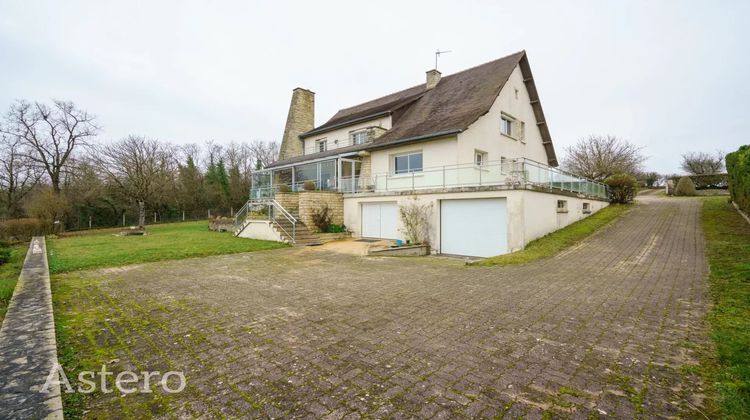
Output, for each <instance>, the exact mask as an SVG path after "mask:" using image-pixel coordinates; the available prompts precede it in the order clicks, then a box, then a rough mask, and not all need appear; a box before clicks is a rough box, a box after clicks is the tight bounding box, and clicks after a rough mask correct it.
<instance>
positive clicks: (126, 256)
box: [47, 221, 285, 274]
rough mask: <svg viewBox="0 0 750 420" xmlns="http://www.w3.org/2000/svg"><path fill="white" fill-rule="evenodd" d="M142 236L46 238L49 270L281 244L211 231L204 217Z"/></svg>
mask: <svg viewBox="0 0 750 420" xmlns="http://www.w3.org/2000/svg"><path fill="white" fill-rule="evenodd" d="M146 232H147V233H146V235H145V236H117V235H116V234H114V233H113V232H111V231H105V232H103V233H102V234H99V235H92V234H88V235H82V236H72V237H64V238H56V239H49V240H48V241H47V248H48V254H49V268H50V273H52V274H54V273H65V272H70V271H76V270H85V269H90V268H98V267H111V266H121V265H126V264H135V263H143V262H150V261H163V260H177V259H182V258H191V257H204V256H209V255H220V254H232V253H238V252H249V251H260V250H266V249H275V248H280V247H284V246H285V245H284V244H281V243H278V242H271V241H259V240H254V239H246V238H236V237H234V236H233V235H232V234H231V233H229V232H212V231H209V230H208V224H207V222H205V221H200V222H185V223H170V224H164V225H153V226H148V227H147V228H146Z"/></svg>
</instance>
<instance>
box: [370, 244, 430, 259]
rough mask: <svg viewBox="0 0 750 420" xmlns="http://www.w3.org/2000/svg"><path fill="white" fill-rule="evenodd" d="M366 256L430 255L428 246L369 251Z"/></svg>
mask: <svg viewBox="0 0 750 420" xmlns="http://www.w3.org/2000/svg"><path fill="white" fill-rule="evenodd" d="M367 255H373V256H379V257H421V256H424V255H430V246H429V245H407V246H399V247H390V248H380V249H370V250H368V252H367Z"/></svg>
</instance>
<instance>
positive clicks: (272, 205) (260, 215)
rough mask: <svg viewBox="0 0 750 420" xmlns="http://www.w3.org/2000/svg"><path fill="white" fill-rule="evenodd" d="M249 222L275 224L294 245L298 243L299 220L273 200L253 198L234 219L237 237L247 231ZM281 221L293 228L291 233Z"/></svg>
mask: <svg viewBox="0 0 750 420" xmlns="http://www.w3.org/2000/svg"><path fill="white" fill-rule="evenodd" d="M248 220H268V221H269V222H271V223H273V224H274V227H275V228H277V229H279V230H280V231H281V232H283V233H284V235H286V237H287V238H289V240H290V241H291V242H292V243H295V242H296V237H297V218H296V217H294V216H293V215H292V214H291V213H289V211H288V210H287V209H285V208H284V206H282V205H281V204H279V202H278V201H276V200H274V199H272V198H251V199H250V200H248V201H247V203H245V205H244V206H242V208H241V209H240V211H238V212H237V216H236V217H235V219H234V226H235V236H236V235H239V234H240V233H241V232H242V230H244V229H245V227H246V226H247V223H248ZM279 220H286V221H288V222H289V224H291V226H292V227H291V232H289V231H288V230H287V229H286V228H285V227H284V226H282V224H281V223H279Z"/></svg>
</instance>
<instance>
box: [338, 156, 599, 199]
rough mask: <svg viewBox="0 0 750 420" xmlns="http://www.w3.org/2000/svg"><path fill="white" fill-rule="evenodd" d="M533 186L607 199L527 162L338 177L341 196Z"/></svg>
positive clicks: (592, 185) (591, 184)
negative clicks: (424, 190) (348, 194)
mask: <svg viewBox="0 0 750 420" xmlns="http://www.w3.org/2000/svg"><path fill="white" fill-rule="evenodd" d="M500 185H513V186H521V185H536V186H539V187H545V188H550V189H555V190H560V191H569V192H573V193H579V194H585V195H588V196H592V197H597V198H606V197H607V187H606V186H605V185H604V184H602V183H599V182H595V181H591V180H588V179H584V178H580V177H577V176H575V175H572V174H570V173H567V172H565V171H562V170H560V169H557V168H553V167H550V166H547V165H545V164H543V163H539V162H535V161H533V160H529V159H513V160H510V159H509V160H504V161H501V162H498V161H496V162H487V163H485V164H482V165H476V164H463V165H449V166H443V167H437V168H426V169H424V170H422V171H420V172H412V173H408V174H392V173H382V174H374V175H372V176H370V177H354V178H352V177H342V178H341V183H340V185H339V191H341V192H344V193H360V192H387V191H394V192H398V191H411V190H423V189H444V188H457V187H483V186H500Z"/></svg>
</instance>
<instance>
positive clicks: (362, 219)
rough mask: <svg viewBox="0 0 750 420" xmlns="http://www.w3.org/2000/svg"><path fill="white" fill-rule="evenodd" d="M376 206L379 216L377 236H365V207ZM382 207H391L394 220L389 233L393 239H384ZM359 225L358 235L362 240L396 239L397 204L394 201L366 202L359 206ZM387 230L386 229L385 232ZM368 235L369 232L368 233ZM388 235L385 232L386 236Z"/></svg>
mask: <svg viewBox="0 0 750 420" xmlns="http://www.w3.org/2000/svg"><path fill="white" fill-rule="evenodd" d="M375 205H377V206H378V210H379V215H378V223H379V225H378V235H377V236H372V235H366V234H365V207H366V206H375ZM384 205H386V206H388V207H391V205H392V206H393V208H394V209H393V210H394V211H395V213H394V214H393V217H394V220H393V226H392V227H393V230H392V231H391V233H392V235H393V237H390V236H388V237H386V236H384V235H383V220H384V219H383V207H384ZM359 219H360V220H359V224H360V233H361V236H362V237H363V238H377V239H393V240H395V239H398V202H396V201H368V202H364V203H361V204H360V210H359ZM387 230H388V229H386V231H387ZM368 233H369V232H368ZM387 234H388V233H387V232H386V235H387Z"/></svg>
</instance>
